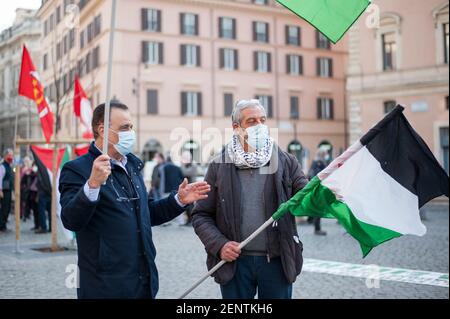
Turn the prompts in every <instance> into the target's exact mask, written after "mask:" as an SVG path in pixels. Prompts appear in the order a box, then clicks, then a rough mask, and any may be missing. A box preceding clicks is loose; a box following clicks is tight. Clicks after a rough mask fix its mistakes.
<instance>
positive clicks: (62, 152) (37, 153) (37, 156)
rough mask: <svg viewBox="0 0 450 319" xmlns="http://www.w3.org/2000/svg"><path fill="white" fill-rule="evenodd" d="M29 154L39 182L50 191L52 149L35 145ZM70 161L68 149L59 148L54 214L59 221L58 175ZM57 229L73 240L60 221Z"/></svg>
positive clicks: (71, 234)
mask: <svg viewBox="0 0 450 319" xmlns="http://www.w3.org/2000/svg"><path fill="white" fill-rule="evenodd" d="M31 152H32V153H33V158H34V161H35V163H36V166H37V167H38V174H39V178H40V180H41V182H42V183H43V184H44V185H45V188H46V189H52V176H53V174H52V169H53V149H50V148H44V147H39V146H36V145H33V146H31ZM68 161H70V147H64V148H60V149H59V150H58V156H57V172H58V173H57V174H58V175H57V178H56V190H57V192H56V203H57V206H56V214H57V216H58V218H59V219H60V220H61V217H60V216H61V205H60V204H59V197H60V193H59V190H58V189H59V188H58V185H59V175H60V173H61V169H62V168H63V166H64V164H66V163H67V162H68ZM58 226H59V227H62V229H63V231H64V235H65V236H66V238H67V239H68V240H72V239H74V238H75V233H74V232H72V231H70V230H68V229H66V228H64V226H63V225H62V223H61V221H60V222H59V225H58Z"/></svg>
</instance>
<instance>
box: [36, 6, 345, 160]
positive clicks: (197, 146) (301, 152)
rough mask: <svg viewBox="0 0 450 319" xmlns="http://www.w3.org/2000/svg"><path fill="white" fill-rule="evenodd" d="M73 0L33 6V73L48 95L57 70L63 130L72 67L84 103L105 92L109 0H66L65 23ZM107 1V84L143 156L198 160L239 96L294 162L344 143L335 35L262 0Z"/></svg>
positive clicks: (218, 140) (212, 145) (217, 138)
mask: <svg viewBox="0 0 450 319" xmlns="http://www.w3.org/2000/svg"><path fill="white" fill-rule="evenodd" d="M73 2H74V1H59V0H47V1H43V4H42V6H41V8H40V9H39V10H38V17H39V19H40V20H41V22H42V34H43V39H42V45H43V51H42V55H43V58H42V60H43V65H42V67H43V70H42V72H41V73H42V78H43V83H44V85H45V86H46V87H47V95H48V96H50V97H51V99H52V100H55V91H56V89H55V85H54V79H55V77H54V72H53V70H54V68H55V66H56V67H57V68H58V69H59V70H63V71H62V72H59V75H60V76H58V77H60V78H61V79H62V80H61V81H59V83H58V85H60V90H59V91H60V92H63V95H64V94H66V95H67V96H68V98H67V99H64V98H62V99H60V100H61V104H64V103H66V104H67V106H63V107H62V112H61V124H62V125H61V132H60V134H61V135H72V136H73V134H74V132H75V131H74V127H73V123H74V121H73V116H72V111H71V105H70V104H71V103H72V102H71V98H70V96H71V94H73V93H71V89H72V84H71V83H73V76H74V74H75V73H77V74H79V76H80V78H81V81H82V85H83V86H84V87H85V88H86V91H87V94H88V95H89V96H90V98H91V100H92V103H93V105H97V104H99V103H101V102H103V101H104V100H105V95H106V89H105V87H106V73H107V58H108V45H109V34H110V17H111V16H110V14H111V2H110V1H104V0H97V1H79V2H78V1H75V4H76V5H78V7H79V20H78V22H77V24H76V25H71V24H70V23H69V24H68V23H65V22H64V19H65V17H66V16H67V15H69V16H70V13H65V9H64V8H65V7H66V6H69V5H70V3H73ZM116 12H117V13H116V31H115V39H114V53H113V76H112V95H113V97H115V98H117V99H119V100H120V101H122V102H124V103H126V104H127V105H128V106H129V107H130V108H131V112H132V114H133V117H134V122H135V126H136V130H137V133H138V151H139V152H140V153H141V154H142V155H143V158H144V159H146V160H148V159H150V158H151V157H152V154H153V153H154V152H155V151H163V152H168V151H172V153H173V154H172V155H177V154H179V153H180V152H181V151H182V150H190V151H191V152H192V153H193V155H194V158H195V159H196V160H197V161H201V162H205V160H207V158H208V157H209V155H210V154H211V153H215V152H218V151H220V149H221V148H222V147H223V145H225V144H226V143H227V142H228V139H229V138H230V129H231V119H230V113H231V110H232V107H233V104H234V102H235V101H236V100H238V99H243V98H246V99H247V98H258V99H259V100H260V101H261V102H262V103H263V105H264V106H265V108H266V110H267V113H268V117H269V121H268V124H269V126H270V127H271V128H276V129H277V130H278V132H277V136H278V142H279V144H280V146H281V147H282V148H283V149H285V150H290V151H291V152H292V153H295V154H296V155H297V156H298V157H299V159H300V160H301V161H302V163H303V164H304V165H305V166H307V165H308V163H309V162H310V160H311V159H312V158H313V157H314V154H315V150H316V148H317V147H318V146H319V144H325V145H329V147H332V149H331V150H330V151H331V152H332V155H333V156H336V155H337V154H338V153H339V152H341V151H342V150H343V149H345V147H346V141H345V126H346V124H345V123H346V118H345V116H346V112H345V111H344V106H345V102H344V97H345V71H346V66H345V62H346V59H347V45H346V40H345V39H344V40H343V41H341V42H340V43H339V44H338V45H336V46H333V45H330V43H329V42H328V41H327V40H326V39H325V38H324V37H323V36H322V35H321V34H318V33H317V32H316V31H315V29H314V28H313V27H311V26H310V25H308V24H307V23H306V22H304V21H302V20H301V19H299V18H298V17H296V16H295V15H293V14H292V13H290V12H289V11H287V10H286V9H284V8H282V7H281V6H279V5H277V4H275V2H274V1H250V0H248V1H220V0H196V1H193V0H177V1H175V0H127V1H122V0H119V1H117V11H116ZM60 65H62V66H63V67H62V68H61V67H60ZM226 130H228V132H226Z"/></svg>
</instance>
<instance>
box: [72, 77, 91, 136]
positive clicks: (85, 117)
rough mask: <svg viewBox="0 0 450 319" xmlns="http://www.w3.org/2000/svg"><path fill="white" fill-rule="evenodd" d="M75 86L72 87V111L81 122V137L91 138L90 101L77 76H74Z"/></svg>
mask: <svg viewBox="0 0 450 319" xmlns="http://www.w3.org/2000/svg"><path fill="white" fill-rule="evenodd" d="M74 86H75V88H74V92H73V94H74V97H73V111H74V113H75V116H76V117H78V118H79V119H80V122H81V124H82V133H83V135H82V136H83V138H88V139H89V138H93V137H94V135H93V134H92V129H91V121H92V107H91V102H90V101H89V99H88V97H87V95H86V93H85V92H84V90H83V87H82V86H81V83H80V80H79V79H78V76H75V85H74Z"/></svg>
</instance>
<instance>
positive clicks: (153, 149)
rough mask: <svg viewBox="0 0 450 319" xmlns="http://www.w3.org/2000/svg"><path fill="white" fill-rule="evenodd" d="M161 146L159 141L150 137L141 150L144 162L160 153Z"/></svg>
mask: <svg viewBox="0 0 450 319" xmlns="http://www.w3.org/2000/svg"><path fill="white" fill-rule="evenodd" d="M162 151H163V148H162V146H161V143H160V142H159V141H157V140H155V139H150V140H148V141H147V143H145V145H144V149H143V151H142V158H143V161H144V162H148V161H151V160H152V159H153V157H154V156H155V154H156V153H162Z"/></svg>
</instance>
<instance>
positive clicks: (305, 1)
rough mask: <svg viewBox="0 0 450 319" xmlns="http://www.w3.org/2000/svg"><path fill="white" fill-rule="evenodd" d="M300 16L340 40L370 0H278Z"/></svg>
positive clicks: (333, 38) (329, 36) (326, 34)
mask: <svg viewBox="0 0 450 319" xmlns="http://www.w3.org/2000/svg"><path fill="white" fill-rule="evenodd" d="M277 1H278V2H279V3H280V4H281V5H283V6H285V7H286V8H287V9H289V10H291V11H292V12H293V13H295V14H296V15H298V16H299V17H300V18H302V19H304V20H306V21H307V22H309V23H310V24H311V25H313V26H314V27H315V28H316V29H318V30H319V31H320V32H322V34H323V35H325V36H326V37H327V38H328V39H330V41H331V42H333V43H336V42H338V41H339V40H340V39H341V38H342V37H343V36H344V34H345V33H346V32H347V30H348V29H349V28H350V27H351V26H352V25H353V23H355V21H356V20H358V18H359V16H360V15H361V14H362V13H363V12H364V11H365V10H366V8H367V7H368V6H369V4H370V0H277Z"/></svg>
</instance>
